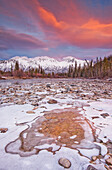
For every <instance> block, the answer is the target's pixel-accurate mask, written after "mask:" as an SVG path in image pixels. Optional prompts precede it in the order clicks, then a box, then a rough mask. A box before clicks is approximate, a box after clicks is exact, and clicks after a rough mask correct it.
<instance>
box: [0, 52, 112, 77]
mask: <svg viewBox="0 0 112 170" xmlns="http://www.w3.org/2000/svg"><path fill="white" fill-rule="evenodd" d="M85 61H86V64H84V66H83V67H81V65H80V64H79V65H78V64H77V62H76V61H75V64H74V66H73V65H70V66H69V69H68V72H66V73H54V72H51V73H45V71H44V69H43V68H42V67H41V66H38V68H35V69H34V68H29V69H28V70H27V71H24V70H23V69H21V68H20V66H19V63H18V61H16V63H15V67H14V68H13V66H12V65H11V70H10V71H8V72H3V71H0V78H1V77H3V76H5V77H12V78H16V77H17V78H38V77H41V78H100V79H103V78H112V55H111V56H109V57H105V58H104V59H102V58H97V59H96V61H95V62H93V60H91V61H87V60H85Z"/></svg>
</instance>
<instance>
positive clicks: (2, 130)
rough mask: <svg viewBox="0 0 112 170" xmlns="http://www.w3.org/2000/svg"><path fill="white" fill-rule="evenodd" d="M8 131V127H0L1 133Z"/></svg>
mask: <svg viewBox="0 0 112 170" xmlns="http://www.w3.org/2000/svg"><path fill="white" fill-rule="evenodd" d="M7 131H8V128H0V132H1V133H6V132H7Z"/></svg>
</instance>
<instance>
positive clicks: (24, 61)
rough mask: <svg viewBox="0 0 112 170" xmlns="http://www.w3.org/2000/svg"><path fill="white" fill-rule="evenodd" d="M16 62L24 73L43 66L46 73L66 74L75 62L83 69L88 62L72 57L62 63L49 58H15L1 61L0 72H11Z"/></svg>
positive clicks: (64, 59)
mask: <svg viewBox="0 0 112 170" xmlns="http://www.w3.org/2000/svg"><path fill="white" fill-rule="evenodd" d="M16 61H18V63H19V66H20V68H21V69H23V70H24V71H27V70H29V69H31V68H34V69H36V68H38V67H39V66H41V67H42V68H43V69H44V70H45V72H66V71H67V70H68V68H69V66H70V65H73V66H75V62H77V66H79V65H81V67H82V66H83V65H84V64H86V61H84V60H80V59H76V58H75V57H72V56H67V57H64V58H63V59H62V60H61V61H59V60H57V59H55V58H53V57H48V56H37V57H34V58H28V57H27V56H21V57H20V56H15V57H12V58H11V59H9V60H2V61H0V70H2V71H10V70H11V67H12V68H13V69H14V67H15V63H16Z"/></svg>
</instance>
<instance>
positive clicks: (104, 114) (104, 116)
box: [100, 113, 109, 118]
mask: <svg viewBox="0 0 112 170" xmlns="http://www.w3.org/2000/svg"><path fill="white" fill-rule="evenodd" d="M100 115H101V116H102V117H103V118H106V117H107V116H109V114H108V113H102V114H100Z"/></svg>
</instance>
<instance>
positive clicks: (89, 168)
mask: <svg viewBox="0 0 112 170" xmlns="http://www.w3.org/2000/svg"><path fill="white" fill-rule="evenodd" d="M86 170H97V169H96V168H95V167H93V166H92V165H89V166H88V167H87V169H86Z"/></svg>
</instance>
